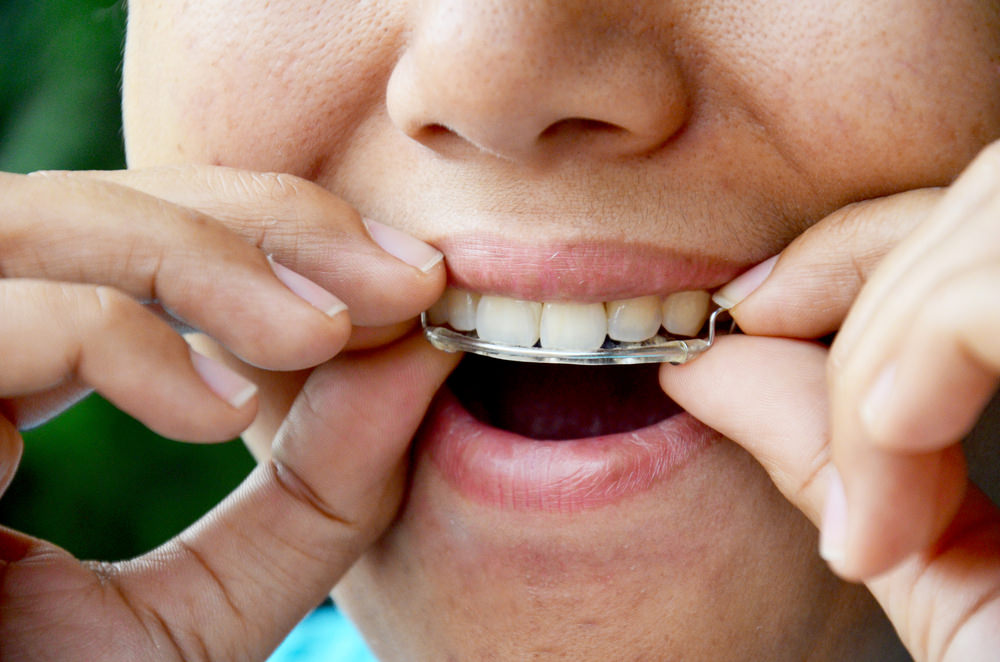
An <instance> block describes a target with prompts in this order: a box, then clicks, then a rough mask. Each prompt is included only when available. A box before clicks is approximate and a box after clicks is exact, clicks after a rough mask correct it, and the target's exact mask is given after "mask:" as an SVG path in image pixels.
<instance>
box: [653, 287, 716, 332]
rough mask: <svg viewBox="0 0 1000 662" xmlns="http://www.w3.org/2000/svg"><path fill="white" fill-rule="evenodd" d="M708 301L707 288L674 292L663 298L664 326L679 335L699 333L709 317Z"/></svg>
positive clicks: (668, 330)
mask: <svg viewBox="0 0 1000 662" xmlns="http://www.w3.org/2000/svg"><path fill="white" fill-rule="evenodd" d="M708 303H709V294H708V292H706V291H705V290H691V291H688V292H674V293H673V294H671V295H670V296H668V297H667V298H665V299H664V300H663V328H664V329H666V330H667V332H668V333H672V334H674V335H677V336H693V335H695V334H697V333H698V332H699V331H700V330H701V327H702V326H704V325H705V320H706V319H708Z"/></svg>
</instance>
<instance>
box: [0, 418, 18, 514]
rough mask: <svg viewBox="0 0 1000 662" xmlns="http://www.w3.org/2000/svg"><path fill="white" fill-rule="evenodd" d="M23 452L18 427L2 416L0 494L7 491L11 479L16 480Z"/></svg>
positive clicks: (0, 432)
mask: <svg viewBox="0 0 1000 662" xmlns="http://www.w3.org/2000/svg"><path fill="white" fill-rule="evenodd" d="M23 452H24V442H23V440H22V439H21V435H20V434H19V433H18V431H17V428H16V427H14V425H13V424H12V423H11V422H10V421H8V420H7V419H6V418H4V417H3V416H0V496H3V494H4V492H6V491H7V488H8V487H9V486H10V481H12V480H14V473H15V472H16V471H17V465H18V464H20V462H21V454H22V453H23Z"/></svg>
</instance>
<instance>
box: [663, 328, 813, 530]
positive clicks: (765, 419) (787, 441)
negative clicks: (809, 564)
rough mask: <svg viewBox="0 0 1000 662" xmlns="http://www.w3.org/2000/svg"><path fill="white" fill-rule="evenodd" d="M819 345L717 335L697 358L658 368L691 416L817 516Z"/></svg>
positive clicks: (666, 386) (666, 388)
mask: <svg viewBox="0 0 1000 662" xmlns="http://www.w3.org/2000/svg"><path fill="white" fill-rule="evenodd" d="M826 355H827V351H826V349H825V348H823V347H821V346H819V345H817V344H815V343H812V342H806V341H801V340H786V339H781V338H759V337H750V336H740V335H734V336H725V337H722V338H718V339H717V340H716V345H715V346H714V347H713V348H712V350H711V351H710V352H706V353H705V354H704V355H702V356H700V357H699V358H698V360H697V361H692V362H690V363H686V364H684V365H679V366H673V365H670V364H664V365H663V367H662V368H661V369H660V384H661V385H662V387H663V389H664V391H666V392H667V395H669V396H670V397H671V398H672V399H674V400H675V401H676V402H677V403H678V404H679V405H681V406H682V407H683V408H684V409H686V410H687V411H688V412H689V413H691V415H693V416H694V417H695V418H697V419H698V420H700V421H702V422H704V423H705V424H706V425H708V426H710V427H712V428H714V429H716V430H718V431H719V432H721V433H722V434H723V435H725V436H726V437H727V438H728V439H731V440H732V441H734V442H736V443H737V444H739V445H740V446H742V447H743V448H744V449H746V450H747V451H749V452H750V454H751V455H753V456H754V458H755V459H756V460H757V461H758V462H760V464H761V465H762V466H763V467H764V469H765V470H766V471H767V473H768V475H769V476H770V477H771V480H772V481H773V482H774V484H775V485H776V486H777V487H778V489H779V490H780V491H781V493H782V494H784V495H785V497H786V498H787V499H788V500H789V501H791V502H792V504H793V505H795V506H796V507H797V508H799V509H800V510H802V511H803V512H804V513H805V514H806V516H808V517H809V518H810V519H811V520H812V521H813V522H814V523H818V522H819V516H820V512H821V509H822V506H823V503H824V500H825V497H826V480H827V477H828V476H827V474H828V471H829V467H830V455H829V438H830V416H829V406H828V402H829V398H828V395H827V386H826Z"/></svg>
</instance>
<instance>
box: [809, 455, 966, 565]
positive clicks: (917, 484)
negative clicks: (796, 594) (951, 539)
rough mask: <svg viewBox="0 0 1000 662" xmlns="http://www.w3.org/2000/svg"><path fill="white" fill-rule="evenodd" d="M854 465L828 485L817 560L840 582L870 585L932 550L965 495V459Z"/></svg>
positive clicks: (878, 459) (889, 458)
mask: <svg viewBox="0 0 1000 662" xmlns="http://www.w3.org/2000/svg"><path fill="white" fill-rule="evenodd" d="M855 465H856V466H853V467H852V468H851V472H850V474H843V476H844V478H843V482H842V483H841V485H840V486H838V485H837V484H836V482H835V479H831V481H830V483H829V486H828V495H827V502H826V503H825V504H824V513H823V520H822V530H821V534H820V555H821V556H822V557H823V558H824V559H825V560H827V562H828V563H829V565H830V567H831V569H832V570H833V571H834V572H835V573H836V574H838V575H839V576H840V577H842V578H844V579H847V580H850V581H868V580H871V579H872V578H874V577H877V576H879V575H882V574H884V573H886V572H888V571H890V570H891V569H893V568H894V567H896V566H897V565H899V564H900V563H902V562H903V561H905V560H906V559H907V558H909V557H911V556H912V555H913V554H916V553H920V552H926V551H929V550H931V549H932V548H933V547H934V546H935V544H936V543H937V541H938V540H939V539H940V538H941V536H942V534H943V533H944V531H945V530H946V529H947V528H948V526H949V525H950V523H951V522H952V520H953V519H954V517H955V514H956V512H957V511H958V508H959V506H960V505H961V503H962V500H963V498H964V496H965V488H966V485H967V480H966V477H965V462H964V459H963V457H962V453H961V449H960V448H957V447H956V448H950V449H947V450H946V451H944V452H940V453H929V454H924V455H920V456H898V455H896V456H894V455H892V454H886V453H881V452H877V451H876V452H873V453H871V457H870V458H869V459H868V461H866V462H864V465H866V466H864V465H862V464H861V463H860V462H855ZM838 490H841V491H840V493H839V494H838Z"/></svg>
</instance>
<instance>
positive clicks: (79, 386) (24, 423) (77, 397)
mask: <svg viewBox="0 0 1000 662" xmlns="http://www.w3.org/2000/svg"><path fill="white" fill-rule="evenodd" d="M91 392H93V389H91V388H90V387H89V386H87V385H86V384H84V383H83V382H82V381H80V379H79V378H77V377H75V376H70V377H67V378H66V380H65V381H63V382H62V383H60V384H59V385H58V386H56V387H53V388H51V389H47V390H44V391H42V392H38V393H33V394H31V395H28V396H21V397H15V398H10V399H9V400H7V401H6V402H5V403H4V404H5V405H6V408H7V412H8V414H9V415H8V418H9V419H10V420H12V421H17V425H18V427H19V428H21V429H26V428H33V427H36V426H38V425H41V424H43V423H45V422H46V421H48V420H50V419H51V418H53V417H54V416H57V415H59V414H60V413H62V412H64V411H66V410H67V409H69V408H70V407H72V406H73V405H75V404H76V403H78V402H80V401H81V400H83V399H84V398H85V397H87V396H88V395H90V393H91Z"/></svg>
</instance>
